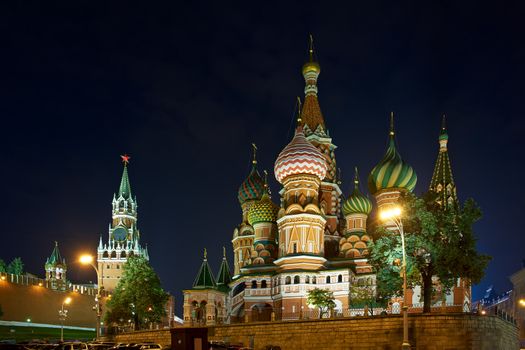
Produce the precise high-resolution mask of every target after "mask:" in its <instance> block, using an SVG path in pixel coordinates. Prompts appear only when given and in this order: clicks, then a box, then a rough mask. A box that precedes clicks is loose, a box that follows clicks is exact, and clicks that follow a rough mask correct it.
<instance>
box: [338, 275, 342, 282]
mask: <svg viewBox="0 0 525 350" xmlns="http://www.w3.org/2000/svg"><path fill="white" fill-rule="evenodd" d="M341 282H343V275H339V276H337V283H341Z"/></svg>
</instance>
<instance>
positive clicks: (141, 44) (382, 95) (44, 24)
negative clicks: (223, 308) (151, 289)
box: [0, 1, 525, 314]
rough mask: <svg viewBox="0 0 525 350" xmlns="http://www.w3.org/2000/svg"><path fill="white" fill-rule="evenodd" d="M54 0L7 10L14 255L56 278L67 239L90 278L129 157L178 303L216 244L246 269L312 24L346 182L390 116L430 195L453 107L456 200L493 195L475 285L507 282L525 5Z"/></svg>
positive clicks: (3, 76) (514, 241)
mask: <svg viewBox="0 0 525 350" xmlns="http://www.w3.org/2000/svg"><path fill="white" fill-rule="evenodd" d="M53 3H54V4H52V3H51V2H42V4H39V2H30V1H13V2H11V4H10V5H7V2H4V3H3V4H2V5H1V6H2V9H0V13H1V14H0V47H1V53H0V116H1V120H2V124H1V127H0V130H1V134H0V135H1V137H0V156H1V159H2V163H1V164H2V167H1V170H0V179H1V186H2V190H1V192H0V193H2V200H1V202H0V206H1V208H0V209H1V210H0V215H1V222H2V225H1V246H0V247H1V248H0V257H2V258H3V259H4V260H7V261H9V260H11V259H12V258H14V257H16V256H20V257H22V259H23V260H24V262H25V264H26V269H27V270H28V271H30V272H32V273H35V274H38V275H41V276H43V274H44V271H43V265H44V262H45V259H46V257H47V256H49V254H50V253H51V250H52V248H53V244H54V241H55V240H56V241H58V242H59V244H60V249H61V251H62V253H63V255H64V256H65V257H66V259H67V262H68V269H69V270H68V277H69V278H70V279H71V280H72V281H75V282H80V281H87V280H94V279H95V277H94V273H93V272H92V271H90V270H88V269H86V268H84V267H82V266H80V265H79V264H76V263H74V261H75V259H76V257H77V256H78V255H79V254H80V253H81V252H86V251H90V252H92V253H95V249H96V246H97V244H98V240H99V236H100V234H102V235H103V237H104V239H105V240H106V239H107V234H108V224H109V222H110V219H111V200H112V196H113V193H114V192H115V191H117V189H118V185H119V181H120V176H121V173H122V163H121V161H120V157H119V155H121V154H124V153H128V154H130V155H131V157H132V158H131V164H130V166H129V174H130V181H131V187H132V192H133V194H134V195H136V196H137V199H138V203H139V221H138V225H139V228H140V230H141V233H142V242H143V243H147V245H148V249H149V252H150V258H151V263H152V265H153V267H154V268H155V270H156V271H157V272H158V274H159V275H160V278H161V280H162V283H163V285H164V287H165V288H166V289H167V290H168V291H170V292H171V293H172V294H173V295H174V296H175V297H176V299H177V304H178V313H179V314H180V312H181V311H180V310H181V299H182V292H181V290H182V289H184V288H189V287H191V284H192V282H193V279H194V277H195V275H196V273H197V270H198V268H199V265H200V263H201V261H202V250H203V248H204V247H206V248H208V252H209V260H210V264H211V266H212V268H213V270H214V272H215V273H216V272H217V270H218V265H219V262H220V258H221V256H222V248H221V247H222V246H223V245H225V246H226V247H227V248H228V254H229V258H230V266H231V267H232V268H233V266H232V262H233V261H232V260H233V259H232V253H231V242H230V241H231V238H232V233H233V229H234V227H235V226H236V225H237V224H239V223H240V219H241V211H240V206H239V204H238V201H237V189H238V186H239V185H240V183H241V182H242V181H243V179H244V178H245V176H246V175H247V173H248V171H249V169H250V152H251V150H250V144H251V143H252V142H255V143H256V144H257V145H258V147H259V165H260V169H261V170H262V169H264V168H266V169H269V170H270V171H271V173H272V174H273V163H274V161H275V159H276V157H277V155H278V153H279V151H280V150H281V149H282V148H283V147H284V146H285V145H286V144H287V143H288V142H289V141H290V139H291V137H292V133H293V128H292V126H293V111H294V104H295V97H296V96H297V95H299V96H301V97H302V96H303V89H304V81H303V78H302V76H301V66H302V64H303V63H304V61H305V60H306V57H307V54H306V53H307V38H308V34H309V33H312V34H313V35H314V38H315V47H316V54H317V57H318V59H319V62H320V65H321V70H322V71H321V75H320V77H319V85H318V86H319V99H320V103H321V108H322V111H323V114H324V117H325V121H326V124H327V127H328V129H329V131H330V134H331V136H332V137H333V142H334V143H335V144H336V145H337V146H338V149H337V151H336V158H337V161H338V166H339V167H340V168H341V170H342V175H343V184H342V189H343V191H344V192H345V193H348V192H349V191H350V189H351V184H352V181H351V179H352V176H353V167H354V166H355V165H357V166H358V167H359V168H360V172H361V174H362V177H363V178H365V175H367V174H368V172H369V171H370V170H371V169H372V167H373V166H374V165H375V164H376V163H377V162H378V161H379V160H380V159H381V158H382V156H383V154H384V152H385V150H386V143H387V137H388V136H387V132H388V115H389V112H390V111H394V112H395V114H396V129H397V142H398V146H399V151H400V153H401V155H402V156H403V158H404V159H405V160H406V161H407V162H408V163H409V164H411V165H412V166H413V167H414V168H415V170H416V172H417V174H418V184H417V187H416V191H415V192H416V193H421V192H423V191H425V190H426V189H427V187H428V184H429V181H430V177H431V174H432V171H433V167H434V162H435V160H436V157H437V154H438V143H437V137H438V134H439V128H440V123H441V115H442V114H443V113H446V115H447V119H448V129H449V135H450V141H449V151H450V157H451V162H452V167H453V172H454V177H455V180H456V184H457V187H458V194H459V197H460V199H461V200H464V199H466V198H469V197H472V198H474V199H475V200H476V201H477V202H478V203H479V205H480V206H481V208H482V209H483V212H484V217H483V219H482V220H481V221H480V222H479V223H478V224H477V225H476V227H475V229H476V232H477V236H478V238H479V241H478V247H479V250H480V251H481V252H483V253H486V254H489V255H491V256H493V260H492V262H491V263H490V266H489V268H488V270H487V274H486V277H485V279H484V280H483V281H482V282H481V283H480V284H479V285H478V286H475V287H474V297H475V298H479V297H480V296H482V294H483V291H484V290H485V289H486V288H487V286H489V285H491V284H494V286H495V288H496V289H497V290H499V291H501V292H503V291H505V290H507V289H509V288H510V287H511V285H510V283H509V282H508V276H509V275H511V274H512V273H513V272H515V271H517V270H518V269H519V268H520V267H521V261H522V258H525V252H524V251H523V247H524V244H525V237H524V236H525V232H524V230H523V222H522V220H523V211H524V208H525V205H524V204H525V186H524V185H523V184H522V183H521V182H522V181H523V175H524V173H525V166H524V164H525V157H524V153H523V150H524V147H525V138H524V136H523V135H525V122H524V120H523V113H524V112H523V111H524V110H525V105H524V103H523V102H524V98H525V92H524V91H525V87H524V82H525V68H524V67H525V65H524V62H525V45H524V44H523V42H524V41H523V40H524V39H523V38H524V36H525V25H524V24H523V18H525V2H523V1H508V2H503V1H501V2H497V1H495V2H492V3H490V4H484V3H483V2H479V1H443V2H439V3H438V2H437V1H436V2H433V4H430V2H425V4H422V3H421V2H414V4H409V3H403V4H399V3H398V2H385V3H379V2H375V1H362V2H351V1H347V2H344V4H339V5H337V6H336V4H335V3H332V2H328V1H317V2H312V3H309V2H298V3H291V2H287V3H286V4H283V3H273V4H272V3H270V2H245V6H243V7H235V8H234V7H232V8H228V7H227V6H226V4H227V2H212V3H208V4H206V3H203V2H193V3H195V4H194V5H192V4H191V3H192V2H180V3H176V2H174V1H171V2H166V4H160V3H159V2H152V1H146V2H142V6H136V4H134V3H133V2H128V1H124V2H117V1H111V2H109V1H105V2H99V3H96V2H95V1H92V2H85V3H84V4H85V5H81V3H82V2H80V1H73V2H65V1H64V2H63V3H62V4H59V3H58V2H53ZM270 179H271V186H272V189H273V193H274V194H276V193H277V191H278V189H279V187H278V183H277V182H276V181H275V179H274V178H273V176H272V177H270ZM275 197H276V196H274V200H277V199H276V198H275Z"/></svg>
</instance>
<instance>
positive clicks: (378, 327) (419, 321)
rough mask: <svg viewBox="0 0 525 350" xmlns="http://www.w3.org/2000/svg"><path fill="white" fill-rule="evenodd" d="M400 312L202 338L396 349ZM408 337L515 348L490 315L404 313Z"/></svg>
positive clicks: (418, 341) (504, 326)
mask: <svg viewBox="0 0 525 350" xmlns="http://www.w3.org/2000/svg"><path fill="white" fill-rule="evenodd" d="M402 322H403V320H402V318H401V317H400V316H385V317H367V318H363V317H354V318H341V319H327V320H305V321H287V322H257V323H247V324H235V325H225V326H216V327H209V329H208V339H209V340H210V341H211V340H219V341H226V342H230V343H242V344H244V345H245V346H251V345H253V347H254V349H256V350H260V349H265V347H266V346H267V345H278V346H280V347H281V349H282V350H295V349H297V350H298V349H301V350H307V349H331V350H338V349H341V350H342V349H345V350H350V349H352V350H357V349H367V350H369V349H374V350H379V349H385V350H386V349H389V350H390V349H392V350H394V349H400V348H401V341H402V338H403V328H402V327H403V324H402ZM409 325H410V332H409V334H410V342H411V345H412V348H413V349H421V350H452V349H454V350H462V349H476V350H484V349H487V350H489V349H490V350H516V349H519V344H518V331H517V328H516V326H514V325H513V324H511V323H508V322H506V321H503V320H501V319H499V318H497V317H495V316H477V315H465V314H456V315H451V314H443V315H410V316H409ZM169 339H170V333H169V330H160V331H146V332H136V333H132V334H126V335H119V336H117V339H116V340H117V341H119V342H128V341H129V342H131V341H133V342H137V341H144V340H148V341H155V342H158V343H161V344H167V343H168V341H169Z"/></svg>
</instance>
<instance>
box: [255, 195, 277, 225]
mask: <svg viewBox="0 0 525 350" xmlns="http://www.w3.org/2000/svg"><path fill="white" fill-rule="evenodd" d="M278 211H279V207H278V206H277V204H275V203H274V202H272V200H271V198H270V195H269V194H268V191H267V190H266V189H265V190H264V194H263V195H262V198H261V200H259V201H257V202H255V203H254V204H253V205H252V206H251V207H250V210H249V211H248V223H249V224H250V225H252V226H253V225H254V224H256V223H259V222H274V221H275V220H277V212H278Z"/></svg>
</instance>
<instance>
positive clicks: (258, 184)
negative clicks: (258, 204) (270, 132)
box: [237, 144, 264, 205]
mask: <svg viewBox="0 0 525 350" xmlns="http://www.w3.org/2000/svg"><path fill="white" fill-rule="evenodd" d="M252 146H253V160H252V170H251V171H250V174H248V177H247V178H246V180H244V181H243V182H242V184H241V186H239V191H238V192H237V198H238V199H239V203H240V204H241V205H242V204H244V203H245V202H247V201H250V200H258V199H260V198H261V196H262V194H263V191H264V181H263V179H262V178H261V175H259V172H258V171H257V159H256V158H255V155H256V150H257V146H255V144H252Z"/></svg>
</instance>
